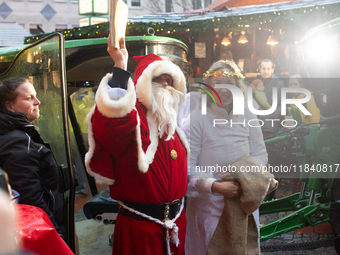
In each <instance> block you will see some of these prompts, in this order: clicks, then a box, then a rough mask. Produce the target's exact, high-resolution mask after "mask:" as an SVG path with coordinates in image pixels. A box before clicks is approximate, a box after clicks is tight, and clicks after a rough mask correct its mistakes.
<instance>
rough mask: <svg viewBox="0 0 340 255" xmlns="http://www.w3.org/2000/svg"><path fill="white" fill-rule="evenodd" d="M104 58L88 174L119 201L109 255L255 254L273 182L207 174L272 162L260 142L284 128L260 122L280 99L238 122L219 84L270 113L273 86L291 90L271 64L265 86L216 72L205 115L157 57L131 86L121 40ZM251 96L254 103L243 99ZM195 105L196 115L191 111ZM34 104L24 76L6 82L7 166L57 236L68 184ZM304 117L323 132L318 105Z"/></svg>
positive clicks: (140, 67) (224, 64)
mask: <svg viewBox="0 0 340 255" xmlns="http://www.w3.org/2000/svg"><path fill="white" fill-rule="evenodd" d="M108 42H109V39H108ZM107 50H108V53H109V54H110V56H111V58H112V59H113V61H114V63H115V65H114V67H113V70H112V73H110V74H107V75H106V76H105V77H104V78H103V79H102V80H101V82H100V85H99V87H98V90H97V92H96V97H95V106H94V107H93V108H92V109H91V110H90V112H89V114H88V116H87V120H86V121H87V126H88V132H87V133H88V139H89V151H88V153H87V154H86V157H85V164H86V168H87V171H88V173H89V174H90V175H92V176H93V177H94V178H95V179H96V181H97V182H98V183H101V184H107V185H109V187H110V196H111V197H112V198H113V199H115V200H117V201H118V202H119V214H118V217H117V220H116V223H115V230H114V244H113V254H169V255H170V254H184V253H185V254H186V255H199V254H213V255H215V254H259V252H260V250H259V210H258V208H259V206H260V205H261V203H262V201H263V200H264V199H265V197H266V195H268V194H269V193H270V192H271V191H273V190H275V189H276V188H277V185H278V183H277V181H276V180H275V178H274V176H273V175H272V174H270V173H265V174H263V173H261V174H256V173H253V174H249V173H248V174H245V173H242V172H241V171H233V172H219V171H209V170H208V171H203V170H202V169H212V166H214V167H216V168H218V166H220V167H222V168H223V167H231V168H235V169H237V170H239V169H240V168H242V167H244V166H257V167H259V168H261V166H266V165H267V164H268V162H272V163H273V164H275V162H273V160H274V159H272V158H271V155H270V152H269V151H267V149H266V146H265V143H264V139H265V137H267V136H271V135H273V134H276V133H277V132H278V131H279V126H278V123H277V122H275V123H274V125H272V123H271V122H266V121H264V122H263V123H265V124H264V125H262V126H261V125H259V122H258V121H259V120H261V118H264V117H265V118H271V119H278V118H281V109H280V107H281V106H280V105H281V104H280V96H278V101H279V102H278V105H277V108H276V110H275V111H274V112H273V113H272V114H271V115H270V116H256V115H254V114H253V113H252V112H251V111H250V110H249V109H248V108H247V107H245V112H244V115H239V114H234V110H235V109H233V100H234V98H233V94H232V93H231V91H230V90H229V89H227V88H218V86H217V85H218V84H227V85H229V86H236V87H237V88H238V89H239V90H240V91H242V93H243V95H244V96H245V97H248V96H253V95H254V97H255V99H256V101H257V103H258V108H259V110H268V109H270V108H271V106H272V104H273V97H272V92H273V88H278V89H280V88H283V87H285V86H286V85H285V84H284V83H283V82H282V81H281V80H280V79H279V78H278V77H277V76H276V75H275V74H274V70H275V68H274V66H273V63H272V61H271V60H266V59H265V60H263V61H262V62H261V64H260V68H259V70H260V74H261V78H260V79H256V80H254V81H253V83H252V84H250V85H247V84H246V82H245V77H244V75H243V74H242V72H241V70H240V69H239V68H238V67H237V65H236V64H235V63H234V62H233V61H229V60H219V61H216V62H215V63H213V64H212V65H211V67H210V68H209V69H208V70H207V72H206V74H205V75H204V77H205V81H204V82H205V83H206V84H207V85H209V86H210V87H211V88H212V90H213V91H215V92H216V94H215V100H210V99H209V100H208V101H207V109H206V110H207V113H206V114H205V115H203V114H202V112H201V109H200V107H199V105H200V103H199V102H198V101H197V100H200V96H201V95H200V94H199V93H197V92H187V86H188V85H187V84H186V78H185V76H184V74H183V72H182V70H181V69H180V68H179V67H178V66H176V65H175V64H173V63H172V62H169V61H166V60H164V59H162V58H161V57H159V56H157V55H155V54H153V53H151V54H147V55H144V56H136V57H134V58H133V59H134V60H135V62H136V63H137V66H136V69H135V71H134V77H133V80H132V79H131V78H130V76H131V73H130V72H128V71H127V61H128V51H127V49H126V46H125V40H124V38H122V39H121V41H120V47H119V48H115V47H113V46H111V45H110V43H108V49H107ZM249 86H251V87H252V89H253V95H252V94H251V95H250V94H249V93H248V94H247V91H248V90H247V88H248V87H249ZM288 86H289V87H300V88H301V87H303V86H304V84H303V80H302V78H301V76H299V75H294V76H292V77H290V79H289V84H288ZM217 94H218V96H217ZM188 95H191V96H188ZM292 97H293V98H302V97H304V95H301V94H293V95H292ZM93 99H94V96H93ZM195 100H196V101H195ZM188 101H189V104H191V103H192V105H194V104H195V105H196V107H186V108H185V110H184V108H183V105H186V106H188ZM39 104H40V101H39V100H38V98H37V95H36V91H35V89H34V86H33V85H32V84H31V83H30V82H29V80H27V79H26V78H12V79H8V80H5V81H2V83H1V85H0V167H1V168H3V169H4V171H5V172H6V173H7V174H8V178H9V179H8V181H9V183H10V185H11V186H12V188H13V189H15V190H16V191H18V192H19V193H20V200H19V203H23V204H30V205H34V206H37V207H40V208H42V209H43V210H44V211H45V212H46V213H47V214H48V216H49V218H50V219H51V221H52V223H53V224H54V226H55V228H56V230H57V231H58V233H59V234H60V235H61V236H62V235H63V234H64V232H65V230H64V219H63V211H64V204H63V203H64V198H63V181H62V178H61V173H60V172H59V168H58V164H57V162H56V161H55V159H54V156H53V153H52V151H51V150H50V147H49V145H48V144H47V143H45V142H44V140H43V139H42V138H41V137H40V134H39V132H38V131H37V130H36V128H35V126H34V125H33V124H32V123H33V122H34V121H35V120H36V119H37V118H39ZM306 107H307V109H308V110H309V111H310V112H311V113H312V115H311V116H305V115H303V114H301V119H302V122H303V123H313V122H317V121H318V120H319V119H320V112H319V111H318V109H317V107H316V105H315V102H314V99H313V98H312V99H311V100H310V102H308V103H307V105H306ZM216 119H224V120H228V121H230V120H232V121H233V122H236V123H244V122H248V121H249V120H252V121H253V126H252V127H250V126H243V125H236V126H215V125H214V120H216ZM254 120H256V123H255V122H254ZM197 169H199V170H200V171H198V170H197ZM1 196H3V194H1V193H0V198H1ZM185 197H186V198H187V200H186V203H185ZM0 202H1V201H0ZM6 203H7V202H6ZM0 209H1V208H0ZM11 248H12V247H11ZM0 254H1V250H0Z"/></svg>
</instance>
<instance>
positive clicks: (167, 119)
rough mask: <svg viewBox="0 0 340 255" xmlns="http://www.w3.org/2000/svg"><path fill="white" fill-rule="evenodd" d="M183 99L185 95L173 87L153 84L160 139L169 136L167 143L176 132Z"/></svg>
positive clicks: (153, 110)
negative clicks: (179, 109)
mask: <svg viewBox="0 0 340 255" xmlns="http://www.w3.org/2000/svg"><path fill="white" fill-rule="evenodd" d="M183 97H184V95H183V93H182V92H180V91H178V90H176V89H174V88H173V87H170V86H162V85H161V84H159V83H154V82H153V83H152V113H153V114H155V115H156V119H157V123H158V134H159V137H162V136H163V134H167V135H168V136H167V138H166V141H168V140H170V138H172V136H173V134H174V133H175V131H176V127H177V115H178V106H179V105H180V103H181V101H182V100H183Z"/></svg>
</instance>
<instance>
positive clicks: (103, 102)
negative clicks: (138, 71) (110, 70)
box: [96, 74, 136, 118]
mask: <svg viewBox="0 0 340 255" xmlns="http://www.w3.org/2000/svg"><path fill="white" fill-rule="evenodd" d="M111 78H112V74H106V76H104V78H103V79H102V80H101V82H100V84H99V87H98V90H97V92H96V104H97V107H98V110H99V111H100V113H101V114H103V115H104V116H105V117H108V118H120V117H123V116H125V115H127V114H128V113H130V112H131V111H132V109H133V108H134V107H135V104H136V93H135V91H134V85H133V82H132V80H131V79H129V81H128V86H127V91H126V94H125V96H123V97H121V98H120V99H118V100H113V99H111V98H110V96H109V93H108V90H107V88H108V82H109V80H110V79H111Z"/></svg>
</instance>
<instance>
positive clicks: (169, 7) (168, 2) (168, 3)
mask: <svg viewBox="0 0 340 255" xmlns="http://www.w3.org/2000/svg"><path fill="white" fill-rule="evenodd" d="M165 12H172V0H165Z"/></svg>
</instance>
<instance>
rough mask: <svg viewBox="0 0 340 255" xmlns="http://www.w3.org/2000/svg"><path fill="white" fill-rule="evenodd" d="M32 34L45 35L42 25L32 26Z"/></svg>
mask: <svg viewBox="0 0 340 255" xmlns="http://www.w3.org/2000/svg"><path fill="white" fill-rule="evenodd" d="M30 33H31V34H32V35H39V34H43V33H45V32H44V30H43V29H42V24H30Z"/></svg>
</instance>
